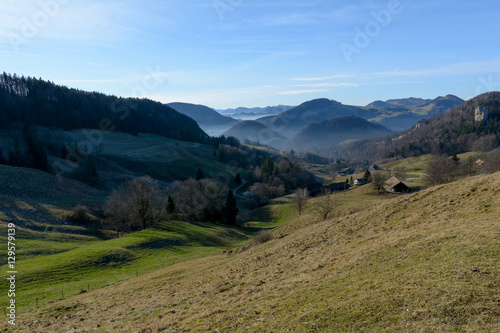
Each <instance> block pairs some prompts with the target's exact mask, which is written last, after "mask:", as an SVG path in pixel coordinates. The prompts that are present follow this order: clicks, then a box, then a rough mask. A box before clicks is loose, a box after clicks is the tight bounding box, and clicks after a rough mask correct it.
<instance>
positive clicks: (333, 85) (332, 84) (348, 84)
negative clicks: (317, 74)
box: [294, 82, 359, 88]
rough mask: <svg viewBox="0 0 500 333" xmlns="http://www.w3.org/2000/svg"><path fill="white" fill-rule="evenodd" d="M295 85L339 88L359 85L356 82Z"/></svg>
mask: <svg viewBox="0 0 500 333" xmlns="http://www.w3.org/2000/svg"><path fill="white" fill-rule="evenodd" d="M294 87H311V88H337V87H359V84H356V83H331V82H325V83H310V84H298V85H295V86H294Z"/></svg>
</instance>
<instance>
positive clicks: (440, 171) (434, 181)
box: [425, 157, 459, 185]
mask: <svg viewBox="0 0 500 333" xmlns="http://www.w3.org/2000/svg"><path fill="white" fill-rule="evenodd" d="M425 173H426V175H427V176H426V180H427V183H429V184H430V185H439V184H446V183H450V182H452V181H455V180H456V179H457V178H458V176H459V169H458V163H457V162H456V161H453V160H451V159H449V158H446V157H439V158H436V159H434V160H432V161H431V162H430V163H429V165H428V166H427V169H426V171H425Z"/></svg>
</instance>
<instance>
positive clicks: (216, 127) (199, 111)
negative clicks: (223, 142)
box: [167, 103, 238, 136]
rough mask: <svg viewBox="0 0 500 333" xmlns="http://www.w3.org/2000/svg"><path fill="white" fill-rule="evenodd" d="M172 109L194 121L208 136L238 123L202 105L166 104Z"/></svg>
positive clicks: (218, 133) (217, 133)
mask: <svg viewBox="0 0 500 333" xmlns="http://www.w3.org/2000/svg"><path fill="white" fill-rule="evenodd" d="M167 105H168V106H170V107H171V108H172V109H174V110H176V111H178V112H180V113H182V114H184V115H186V116H188V117H190V118H192V119H194V120H195V121H196V122H197V123H198V125H200V127H201V128H202V129H203V130H204V131H205V132H206V133H208V134H209V135H212V136H214V135H220V134H221V133H223V132H225V131H226V130H228V129H229V128H231V127H232V126H234V125H235V124H237V123H238V120H236V119H233V118H231V117H226V116H223V115H221V114H220V113H218V112H217V111H215V110H214V109H211V108H209V107H207V106H204V105H196V104H189V103H168V104H167Z"/></svg>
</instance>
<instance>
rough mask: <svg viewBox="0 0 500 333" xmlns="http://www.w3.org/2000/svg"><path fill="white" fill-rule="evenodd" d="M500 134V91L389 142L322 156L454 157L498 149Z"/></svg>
mask: <svg viewBox="0 0 500 333" xmlns="http://www.w3.org/2000/svg"><path fill="white" fill-rule="evenodd" d="M445 103H446V102H445ZM438 104H439V103H438ZM499 133H500V92H491V93H486V94H482V95H479V96H477V97H475V98H473V99H471V100H469V101H467V102H465V103H463V104H461V105H459V106H457V107H455V108H453V109H451V110H450V111H448V112H446V113H444V114H441V115H439V116H435V117H434V118H431V119H425V120H422V121H420V122H419V123H418V124H416V125H415V126H413V127H412V128H410V129H408V130H406V131H403V132H401V133H398V134H394V135H392V136H391V137H390V138H389V139H387V138H375V139H368V140H361V141H358V142H353V143H350V144H347V145H344V146H342V147H339V148H336V149H330V150H329V151H326V150H323V151H322V152H321V153H322V154H323V155H325V156H336V157H341V156H350V157H353V158H363V159H370V160H373V161H375V160H377V159H381V158H384V157H395V156H398V157H406V156H416V155H422V154H428V153H433V154H446V155H448V156H451V155H453V154H460V153H464V152H467V151H489V150H492V149H495V148H496V147H498V144H499V142H500V141H499V137H498V135H499Z"/></svg>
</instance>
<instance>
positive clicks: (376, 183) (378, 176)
mask: <svg viewBox="0 0 500 333" xmlns="http://www.w3.org/2000/svg"><path fill="white" fill-rule="evenodd" d="M386 178H387V177H386V176H385V175H384V174H383V173H381V172H372V186H373V188H374V189H376V190H377V193H378V194H380V191H382V190H383V189H384V185H385V181H386V180H387V179H386Z"/></svg>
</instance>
